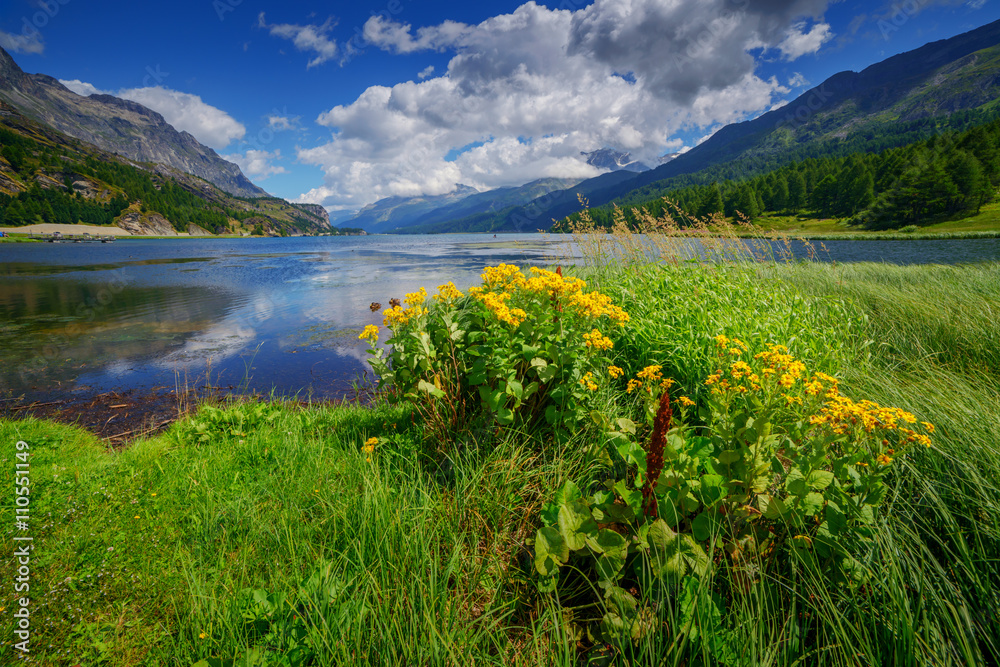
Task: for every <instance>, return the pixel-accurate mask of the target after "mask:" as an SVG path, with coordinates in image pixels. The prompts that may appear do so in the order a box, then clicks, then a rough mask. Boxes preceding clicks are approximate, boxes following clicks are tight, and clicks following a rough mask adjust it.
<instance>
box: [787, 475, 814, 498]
mask: <svg viewBox="0 0 1000 667" xmlns="http://www.w3.org/2000/svg"><path fill="white" fill-rule="evenodd" d="M785 488H786V489H787V490H788V492H789V493H791V494H792V495H796V496H804V495H806V494H807V493H809V486H808V485H807V484H806V478H805V475H803V474H802V471H801V470H799V469H798V468H792V469H791V470H789V471H788V477H787V478H786V479H785Z"/></svg>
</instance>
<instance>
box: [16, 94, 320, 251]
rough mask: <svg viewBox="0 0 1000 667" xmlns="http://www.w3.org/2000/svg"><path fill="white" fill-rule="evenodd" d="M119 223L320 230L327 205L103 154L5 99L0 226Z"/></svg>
mask: <svg viewBox="0 0 1000 667" xmlns="http://www.w3.org/2000/svg"><path fill="white" fill-rule="evenodd" d="M39 222H48V223H69V224H73V223H78V222H83V223H87V224H95V225H115V226H118V227H120V228H122V229H125V230H127V231H129V232H132V233H134V234H156V235H172V234H176V233H179V232H181V233H189V234H204V233H215V234H220V233H228V234H237V233H257V234H267V235H295V234H318V233H325V232H329V231H330V219H329V216H328V215H327V213H326V210H325V209H324V208H323V207H322V206H313V205H308V204H292V203H289V202H287V201H284V200H283V199H278V198H276V197H254V198H241V197H236V196H233V195H231V194H229V193H228V192H225V191H223V190H222V189H220V188H219V187H217V186H215V185H213V184H212V183H209V182H208V181H206V180H203V179H201V178H199V177H197V176H193V175H191V174H188V173H185V172H183V171H180V170H179V169H176V168H173V167H169V166H166V165H163V164H153V163H142V162H138V161H134V160H130V159H129V158H126V157H123V156H121V155H115V154H113V153H110V152H108V151H104V150H102V149H100V148H97V147H96V146H93V145H91V144H89V143H86V142H84V141H81V140H79V139H76V138H74V137H70V136H68V135H66V134H64V133H62V132H59V131H58V130H55V129H53V128H51V127H48V126H47V125H43V124H42V123H39V122H37V121H35V120H34V119H31V118H28V117H26V116H25V115H23V114H22V113H20V111H18V110H16V109H14V108H13V107H11V106H9V105H8V104H6V103H4V102H0V226H7V227H19V226H23V225H30V224H34V223H39Z"/></svg>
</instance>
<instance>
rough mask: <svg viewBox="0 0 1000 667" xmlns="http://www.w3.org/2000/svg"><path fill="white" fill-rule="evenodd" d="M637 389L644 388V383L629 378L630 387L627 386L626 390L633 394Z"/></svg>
mask: <svg viewBox="0 0 1000 667" xmlns="http://www.w3.org/2000/svg"><path fill="white" fill-rule="evenodd" d="M636 389H642V383H641V382H639V381H638V380H629V381H628V387H626V388H625V391H627V392H628V393H630V394H631V393H632V392H633V391H635V390H636Z"/></svg>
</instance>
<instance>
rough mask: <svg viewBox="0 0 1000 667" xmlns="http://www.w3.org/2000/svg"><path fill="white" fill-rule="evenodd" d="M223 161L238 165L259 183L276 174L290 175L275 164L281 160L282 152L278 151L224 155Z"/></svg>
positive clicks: (250, 151)
mask: <svg viewBox="0 0 1000 667" xmlns="http://www.w3.org/2000/svg"><path fill="white" fill-rule="evenodd" d="M222 159H224V160H229V161H230V162H233V163H235V164H238V165H239V167H240V169H242V170H243V173H244V174H246V175H247V177H248V178H255V179H257V180H259V181H262V180H264V179H265V178H267V177H268V176H274V175H275V174H287V173H288V170H287V169H285V168H284V167H282V166H281V165H276V164H273V162H274V161H276V160H280V159H281V151H280V150H277V149H275V150H273V151H265V150H254V149H251V150H248V151H247V152H246V155H242V154H240V153H232V154H230V155H223V156H222Z"/></svg>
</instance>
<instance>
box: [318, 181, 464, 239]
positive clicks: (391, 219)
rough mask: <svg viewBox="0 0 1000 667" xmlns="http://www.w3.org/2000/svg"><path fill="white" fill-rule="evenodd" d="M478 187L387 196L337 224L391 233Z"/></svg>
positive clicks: (458, 199) (461, 186)
mask: <svg viewBox="0 0 1000 667" xmlns="http://www.w3.org/2000/svg"><path fill="white" fill-rule="evenodd" d="M478 192H479V190H476V189H475V188H470V187H469V186H468V185H461V184H459V186H458V187H457V188H455V190H454V191H453V192H449V193H448V194H445V195H429V196H420V197H386V198H385V199H379V200H378V201H377V202H375V203H373V204H369V205H368V206H365V207H364V208H363V209H361V210H360V211H358V214H357V215H355V216H354V217H353V218H351V219H350V220H344V221H342V222H341V223H340V224H339V225H338V226H339V227H359V228H361V229H363V230H365V231H366V232H368V233H369V234H382V233H385V232H392V231H394V230H396V229H397V228H399V227H405V226H407V225H411V224H413V223H414V222H416V221H417V220H418V219H419V218H420V217H422V216H424V215H426V214H428V213H430V212H431V211H434V210H435V209H438V208H441V207H442V206H447V205H449V204H454V203H455V202H459V201H461V200H462V199H465V198H466V197H468V196H469V195H474V194H477V193H478Z"/></svg>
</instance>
